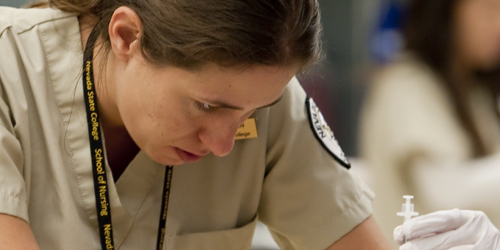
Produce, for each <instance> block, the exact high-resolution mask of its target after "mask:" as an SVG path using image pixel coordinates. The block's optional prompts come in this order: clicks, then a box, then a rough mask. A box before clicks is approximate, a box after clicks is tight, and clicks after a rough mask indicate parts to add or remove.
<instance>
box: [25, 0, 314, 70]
mask: <svg viewBox="0 0 500 250" xmlns="http://www.w3.org/2000/svg"><path fill="white" fill-rule="evenodd" d="M45 4H47V3H45ZM48 4H49V5H50V6H51V7H55V8H58V9H61V10H63V11H67V12H72V13H76V14H77V15H79V16H88V15H92V16H95V17H97V18H98V22H97V24H96V29H98V30H97V32H98V33H99V34H100V36H101V38H102V39H103V41H104V44H105V49H106V51H109V47H110V44H109V36H108V25H109V21H110V19H111V16H112V14H113V11H114V10H115V9H116V8H117V7H119V6H127V7H130V8H131V9H133V10H134V11H135V12H136V13H137V15H138V16H139V18H140V19H141V21H142V29H143V33H142V36H141V40H140V43H141V49H142V54H143V55H144V57H145V58H146V60H148V61H149V62H150V63H153V64H156V65H160V66H161V65H173V66H177V67H181V68H186V69H192V68H196V67H199V66H202V65H204V64H206V63H216V64H218V65H221V66H241V65H252V64H263V65H284V66H290V65H299V66H302V68H306V67H308V66H310V65H311V64H313V63H316V62H317V61H318V60H319V59H320V58H321V43H320V33H321V24H320V20H319V19H320V16H319V6H318V3H317V0H253V1H246V0H211V1H201V0H134V1H130V0H49V1H48ZM34 5H36V6H38V7H40V5H44V3H43V2H42V3H41V2H38V3H35V4H34Z"/></svg>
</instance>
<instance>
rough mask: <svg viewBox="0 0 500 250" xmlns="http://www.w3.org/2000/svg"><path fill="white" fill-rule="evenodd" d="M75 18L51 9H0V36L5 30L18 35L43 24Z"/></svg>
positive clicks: (69, 14)
mask: <svg viewBox="0 0 500 250" xmlns="http://www.w3.org/2000/svg"><path fill="white" fill-rule="evenodd" d="M75 17H76V16H75V14H71V13H66V12H63V11H60V10H57V9H51V8H43V9H39V8H33V9H16V8H10V7H0V35H1V34H2V33H3V32H4V31H5V30H6V29H7V28H10V29H12V30H13V31H14V32H15V33H17V34H19V33H23V32H26V31H28V30H31V29H33V27H35V26H37V25H40V24H43V23H48V22H52V21H56V20H60V19H65V18H75Z"/></svg>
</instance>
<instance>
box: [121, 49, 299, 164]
mask: <svg viewBox="0 0 500 250" xmlns="http://www.w3.org/2000/svg"><path fill="white" fill-rule="evenodd" d="M135 58H136V59H132V61H131V62H130V63H129V65H128V66H127V68H128V69H125V70H123V71H122V73H121V74H119V75H118V76H116V88H115V90H114V92H115V94H114V103H115V105H116V108H117V110H118V114H117V115H119V119H121V122H122V123H123V125H124V126H125V127H126V129H127V131H128V132H129V134H130V136H131V137H132V139H133V140H134V141H135V142H136V144H137V145H138V146H139V147H140V148H141V149H142V150H144V151H145V153H146V154H147V155H148V156H149V157H151V158H152V159H153V160H155V161H157V162H159V163H162V164H165V165H179V164H182V163H186V162H193V161H196V160H198V159H200V158H201V157H203V156H205V155H207V154H209V153H211V152H212V153H214V155H216V156H224V155H227V154H228V153H229V152H230V151H231V150H232V148H233V145H234V136H235V134H236V130H237V129H238V127H239V125H240V124H242V123H243V122H244V121H245V120H246V119H247V118H248V117H249V116H250V115H251V114H252V113H253V112H254V111H255V110H256V109H258V108H259V107H264V106H267V105H270V104H272V103H274V102H275V101H277V100H279V98H280V97H281V95H282V94H283V91H284V88H285V86H286V84H287V83H288V82H289V81H290V80H291V78H292V77H293V75H294V74H295V73H296V72H295V69H292V68H288V67H271V66H251V67H248V68H244V69H241V70H238V69H229V68H221V67H218V66H216V65H208V66H206V67H204V68H203V69H202V70H199V71H187V70H183V69H180V68H176V67H163V68H157V67H154V66H151V65H149V64H147V63H145V62H144V60H142V59H137V57H135Z"/></svg>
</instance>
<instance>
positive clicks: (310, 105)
mask: <svg viewBox="0 0 500 250" xmlns="http://www.w3.org/2000/svg"><path fill="white" fill-rule="evenodd" d="M306 106H307V112H308V114H309V123H310V124H311V129H312V130H313V133H314V135H315V136H316V138H317V139H318V140H319V141H320V142H321V145H323V147H324V148H325V149H326V150H327V151H328V152H329V153H330V154H331V155H332V156H333V157H334V158H335V159H336V160H337V161H338V162H339V163H340V164H342V165H343V166H344V167H346V168H350V167H351V164H350V163H349V161H348V160H347V158H346V156H345V154H344V152H343V151H342V148H340V146H339V143H338V142H337V140H336V139H335V136H334V135H333V131H332V130H331V129H330V127H329V126H328V124H326V121H325V118H324V117H323V114H321V111H320V110H319V108H318V106H316V103H314V101H313V99H312V98H307V100H306Z"/></svg>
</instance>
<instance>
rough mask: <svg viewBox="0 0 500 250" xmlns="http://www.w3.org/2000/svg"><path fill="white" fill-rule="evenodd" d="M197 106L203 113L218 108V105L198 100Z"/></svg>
mask: <svg viewBox="0 0 500 250" xmlns="http://www.w3.org/2000/svg"><path fill="white" fill-rule="evenodd" d="M196 106H197V107H198V109H199V110H200V111H201V112H203V113H207V114H208V113H211V112H213V111H215V110H216V109H217V107H216V106H213V105H210V104H208V103H206V102H196Z"/></svg>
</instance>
